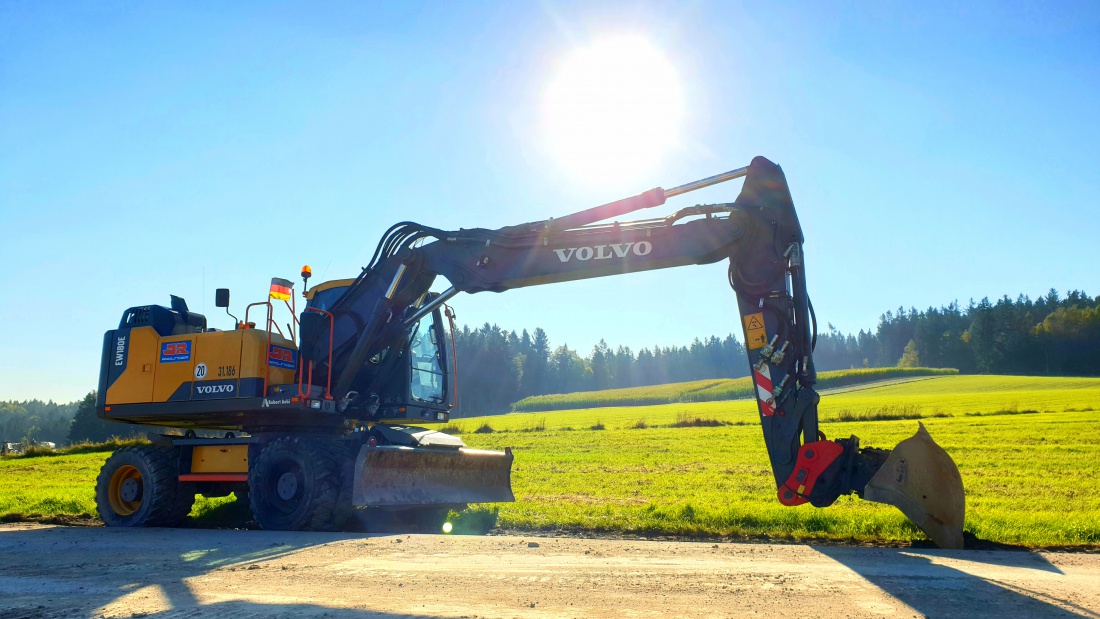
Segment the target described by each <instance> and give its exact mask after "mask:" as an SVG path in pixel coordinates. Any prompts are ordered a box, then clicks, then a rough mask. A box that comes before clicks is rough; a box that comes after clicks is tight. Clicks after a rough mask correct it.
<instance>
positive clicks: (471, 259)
mask: <svg viewBox="0 0 1100 619" xmlns="http://www.w3.org/2000/svg"><path fill="white" fill-rule="evenodd" d="M740 177H744V178H745V182H744V186H743V188H742V191H741V193H740V195H739V196H738V197H737V199H736V200H735V201H734V202H731V203H725V204H710V205H698V206H693V207H688V208H684V209H681V210H678V211H676V212H674V213H672V214H671V215H668V216H667V217H663V218H657V219H647V220H641V221H633V222H623V223H620V222H614V223H604V224H600V223H598V222H601V221H605V220H607V219H610V218H614V217H618V216H620V215H625V214H627V213H630V212H633V211H637V210H640V209H644V208H650V207H653V206H658V205H661V204H664V202H665V200H666V199H667V198H670V197H673V196H676V195H681V194H684V193H688V192H690V191H694V190H696V189H700V188H702V187H706V186H709V185H713V184H716V183H720V182H724V181H727V180H731V179H734V178H740ZM803 243H804V236H803V234H802V229H801V227H800V225H799V222H798V217H797V215H796V213H795V210H794V204H793V201H792V199H791V195H790V192H789V189H788V186H787V182H786V179H785V177H784V175H783V172H782V170H781V169H780V167H779V166H777V165H775V164H774V163H772V162H770V161H768V160H767V159H765V158H763V157H756V158H755V159H753V161H752V163H751V164H750V165H749V166H748V167H745V168H740V169H738V170H733V171H731V172H728V173H726V174H722V175H718V176H715V177H710V178H707V179H703V180H701V181H697V182H695V183H690V184H688V185H683V186H680V187H676V188H674V189H671V190H664V189H660V188H657V189H652V190H650V191H647V192H645V193H643V194H640V195H638V196H635V197H633V198H627V199H625V200H620V201H617V202H613V203H610V204H606V205H603V206H599V207H595V208H592V209H588V210H585V211H581V212H578V213H574V214H571V215H567V216H565V217H562V218H559V219H550V220H545V221H537V222H531V223H526V224H521V225H517V226H509V227H505V228H500V229H495V230H489V229H482V228H475V229H460V230H457V231H442V230H437V229H433V228H427V227H424V226H420V225H418V224H413V223H409V222H405V223H402V224H398V225H396V226H394V227H392V228H391V229H390V230H389V231H388V232H387V234H386V235H385V236H384V237H383V240H382V242H381V243H380V244H379V247H378V250H377V251H376V252H375V256H374V258H373V259H372V261H371V264H370V265H369V266H368V267H366V268H364V270H363V273H362V274H361V275H360V277H359V278H358V279H357V280H356V281H355V282H354V283H353V284H352V285H350V286H349V287H348V289H347V291H346V292H345V293H344V294H343V295H342V296H341V297H340V299H339V300H338V301H337V302H336V303H335V304H334V306H333V307H334V309H333V310H332V311H333V313H334V314H336V315H342V316H347V317H349V318H350V319H345V320H337V323H336V327H337V328H336V329H335V330H334V331H333V340H332V342H331V343H332V345H333V348H332V350H333V351H334V353H333V354H332V355H330V356H329V357H327V358H329V359H332V361H331V362H332V365H333V368H332V369H333V372H334V375H335V376H337V378H336V386H335V388H334V389H333V393H334V395H335V396H336V398H337V399H338V400H339V401H340V402H341V406H342V407H350V408H352V409H355V408H356V407H360V408H362V407H364V406H369V400H368V399H366V398H365V397H364V396H366V394H369V393H371V391H372V386H373V384H377V383H378V382H379V381H380V380H382V379H381V376H382V373H379V372H374V373H373V374H371V373H370V372H364V366H365V365H367V364H368V360H372V359H373V360H377V359H378V358H379V356H380V355H384V353H385V351H386V350H388V349H389V348H390V347H393V346H395V345H398V344H401V343H403V341H404V338H407V337H408V333H409V329H410V327H411V325H414V324H416V323H417V322H418V321H419V320H420V319H421V318H423V317H424V316H426V315H427V314H428V313H429V312H431V311H433V310H434V309H436V308H437V307H439V306H440V305H441V304H442V303H444V302H445V301H446V300H448V299H450V298H451V297H453V296H454V295H456V294H458V293H459V292H466V293H479V292H503V291H506V290H511V289H513V288H522V287H527V286H537V285H544V284H552V283H557V282H565V281H572V280H579V279H588V278H594V277H606V276H611V275H619V274H625V273H632V272H637V271H647V270H653V269H665V268H672V267H679V266H685V265H690V264H707V263H713V262H718V261H721V260H728V261H729V271H728V274H729V283H730V285H731V286H732V287H733V290H734V291H735V294H736V297H737V304H738V309H739V315H740V323H741V326H742V328H743V332H744V341H745V346H746V349H747V351H748V362H749V365H750V368H751V376H752V380H753V382H754V384H755V387H756V395H757V397H756V401H757V402H756V403H757V408H758V410H759V414H760V421H761V427H762V429H763V434H764V443H765V445H766V448H767V452H768V457H769V460H770V462H771V467H772V471H773V474H774V477H775V482H776V488H777V498H778V500H779V501H780V502H781V503H783V504H784V505H789V506H794V505H799V504H802V503H806V502H809V503H811V504H813V505H815V506H817V507H824V506H827V505H830V504H832V503H833V502H834V501H835V500H836V499H837V498H838V497H839V496H841V495H843V494H849V493H856V494H857V495H859V496H861V497H863V498H866V499H869V500H873V501H879V502H884V503H889V504H892V505H895V506H897V507H899V508H900V509H901V510H902V511H903V512H904V513H905V514H906V515H907V516H908V517H909V518H910V519H911V520H913V522H914V523H916V524H917V525H918V526H919V527H921V528H922V529H923V530H924V531H925V532H926V533H927V534H928V535H929V537H931V538H932V539H933V540H934V541H935V542H936V543H937V544H939V545H940V546H941V547H951V548H959V547H961V546H962V522H963V512H964V498H963V489H962V482H961V478H960V477H959V473H958V469H957V467H956V466H955V464H954V462H953V461H952V460H951V458H950V456H948V455H947V454H946V452H944V451H943V450H942V449H941V448H940V447H939V446H938V445H936V444H935V443H934V442H933V441H932V440H931V437H930V436H929V435H928V433H927V432H926V431H925V430H924V428H923V426H921V428H920V431H918V433H917V434H916V435H915V436H914V437H913V438H910V439H908V440H906V441H903V442H902V443H901V444H899V446H898V447H897V448H895V450H893V451H892V452H891V451H888V450H881V449H870V448H862V447H861V446H860V443H859V439H858V438H856V437H854V436H852V437H849V438H840V439H835V440H828V439H827V438H826V437H825V435H824V433H823V432H822V431H821V429H820V427H819V423H818V402H819V400H820V396H819V395H818V393H817V392H816V391H815V389H814V386H815V383H816V373H815V370H814V362H813V348H814V344H815V340H816V324H815V317H814V312H813V306H812V305H811V303H810V300H809V296H808V294H807V287H806V270H805V262H806V261H805V254H804V249H803ZM438 276H442V277H443V278H445V279H446V280H447V281H448V282H449V283H450V287H449V288H447V289H446V290H445V291H444V292H443V293H441V294H438V295H434V294H432V293H429V292H428V290H429V288H430V287H431V286H432V284H433V283H434V281H435V279H436V278H437V277H438ZM303 334H305V327H304V326H303ZM323 335H324V334H323ZM316 339H317V341H316V342H313V343H310V342H307V341H306V338H305V337H304V336H303V355H304V356H306V357H307V358H313V359H319V360H320V359H323V358H325V357H324V356H323V355H322V354H321V351H322V350H325V349H326V348H327V347H328V346H329V344H330V342H329V341H328V340H327V338H326V337H323V336H322V337H319V338H316ZM311 347H312V349H311Z"/></svg>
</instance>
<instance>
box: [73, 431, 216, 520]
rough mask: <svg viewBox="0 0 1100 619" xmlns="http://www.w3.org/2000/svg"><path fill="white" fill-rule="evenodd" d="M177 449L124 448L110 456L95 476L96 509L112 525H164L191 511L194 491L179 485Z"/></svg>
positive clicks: (182, 517)
mask: <svg viewBox="0 0 1100 619" xmlns="http://www.w3.org/2000/svg"><path fill="white" fill-rule="evenodd" d="M175 456H176V454H175V450H173V449H171V448H164V447H154V446H144V447H124V448H122V449H119V450H118V451H116V452H115V453H113V454H111V456H110V457H109V458H107V462H105V463H104V464H103V468H102V469H100V471H99V477H97V478H96V487H95V497H96V508H97V510H98V512H99V518H100V520H102V521H103V524H105V525H107V526H109V527H164V526H173V525H176V524H179V523H180V521H182V520H183V519H184V518H186V517H187V514H189V513H190V512H191V505H192V504H193V503H194V501H195V494H194V493H193V492H190V493H189V492H187V491H186V490H184V489H182V488H181V487H180V483H179V481H178V478H177V476H176V474H177V467H176V457H175Z"/></svg>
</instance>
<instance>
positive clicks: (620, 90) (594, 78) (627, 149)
mask: <svg viewBox="0 0 1100 619" xmlns="http://www.w3.org/2000/svg"><path fill="white" fill-rule="evenodd" d="M544 102H545V109H544V121H545V122H544V124H545V130H546V134H547V135H546V138H547V141H548V144H549V145H550V150H551V151H552V152H553V153H554V156H555V157H556V158H557V160H558V161H559V162H560V164H561V165H562V166H563V167H564V168H566V169H568V170H569V171H570V172H571V173H573V174H575V175H576V176H578V177H579V178H582V179H585V180H591V181H596V180H607V179H608V178H609V177H611V178H613V179H615V180H625V179H631V178H635V177H637V176H639V175H643V174H645V173H647V172H648V171H651V170H652V169H653V168H654V167H655V166H656V165H657V164H659V163H660V162H661V160H662V158H663V157H664V156H665V155H667V154H668V151H669V150H671V148H672V147H673V146H675V144H676V142H677V140H678V134H679V130H680V120H681V115H682V107H683V105H682V101H681V94H680V85H679V81H678V79H677V75H676V70H675V68H674V67H673V65H672V63H671V62H669V60H668V58H666V57H665V54H664V53H663V52H662V51H661V50H659V49H658V48H657V47H655V46H654V45H653V44H652V43H650V42H649V41H648V40H647V39H645V38H644V37H641V36H619V37H612V38H607V39H602V40H598V41H595V42H593V43H592V44H591V45H590V46H589V47H585V48H582V49H578V50H576V51H574V52H573V53H571V54H570V55H568V56H567V57H566V58H565V59H564V60H563V61H562V63H561V64H560V65H559V67H558V71H557V73H556V75H555V77H554V79H553V80H552V81H551V82H550V84H549V87H548V89H547V91H546V96H545V101H544Z"/></svg>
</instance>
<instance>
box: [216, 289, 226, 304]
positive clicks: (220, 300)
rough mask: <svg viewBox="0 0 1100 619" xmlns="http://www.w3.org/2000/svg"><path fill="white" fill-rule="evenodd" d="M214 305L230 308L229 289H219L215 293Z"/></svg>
mask: <svg viewBox="0 0 1100 619" xmlns="http://www.w3.org/2000/svg"><path fill="white" fill-rule="evenodd" d="M214 305H215V306H216V307H225V308H228V307H229V289H228V288H218V289H217V290H215V291H214Z"/></svg>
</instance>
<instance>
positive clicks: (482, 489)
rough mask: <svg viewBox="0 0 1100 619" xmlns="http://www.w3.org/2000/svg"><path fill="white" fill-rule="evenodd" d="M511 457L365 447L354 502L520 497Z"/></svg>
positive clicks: (468, 451)
mask: <svg viewBox="0 0 1100 619" xmlns="http://www.w3.org/2000/svg"><path fill="white" fill-rule="evenodd" d="M512 460H513V456H512V454H506V453H501V452H497V451H481V450H477V449H435V448H424V447H420V448H412V447H399V446H395V445H383V446H376V447H370V446H363V447H362V448H360V450H359V456H358V458H356V461H355V480H354V486H353V491H352V502H353V503H354V504H355V505H357V506H361V507H363V506H370V507H398V506H416V505H462V504H466V503H502V502H511V501H515V500H516V499H515V496H514V495H513V494H512V481H511V473H512Z"/></svg>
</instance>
